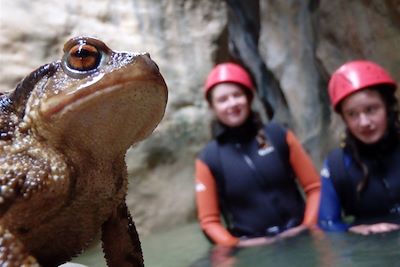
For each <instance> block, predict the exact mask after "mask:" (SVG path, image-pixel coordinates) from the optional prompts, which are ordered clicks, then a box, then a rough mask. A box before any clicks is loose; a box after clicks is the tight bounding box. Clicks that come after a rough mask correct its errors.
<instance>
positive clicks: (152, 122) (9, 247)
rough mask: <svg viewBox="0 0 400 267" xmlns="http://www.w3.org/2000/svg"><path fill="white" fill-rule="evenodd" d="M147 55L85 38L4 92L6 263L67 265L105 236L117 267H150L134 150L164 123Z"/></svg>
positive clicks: (1, 235) (0, 202)
mask: <svg viewBox="0 0 400 267" xmlns="http://www.w3.org/2000/svg"><path fill="white" fill-rule="evenodd" d="M166 102H167V87H166V84H165V81H164V79H163V77H162V75H161V74H160V72H159V69H158V67H157V65H156V63H155V62H154V61H153V60H152V59H151V58H150V56H149V55H148V54H147V53H132V52H114V51H112V50H111V49H110V48H108V47H107V46H106V45H105V44H104V43H103V42H102V41H100V40H97V39H95V38H91V37H76V38H73V39H71V40H69V41H68V42H67V43H66V44H65V45H64V55H63V57H62V59H61V60H58V61H56V62H53V63H50V64H46V65H43V66H41V67H39V68H38V69H36V70H35V71H33V72H32V73H31V74H29V75H28V76H27V77H26V78H24V79H23V80H22V81H21V82H20V83H19V84H18V85H17V87H16V89H15V90H14V91H11V92H5V93H1V94H0V266H58V265H60V264H62V263H64V262H66V261H68V260H70V259H71V258H72V257H74V256H76V255H78V254H79V253H80V252H81V251H82V250H84V249H85V248H86V247H87V246H88V245H89V244H90V242H91V241H92V240H93V239H94V238H95V237H96V236H98V234H99V233H100V232H101V240H102V247H103V251H104V255H105V258H106V262H107V264H108V266H114V267H117V266H118V267H121V266H143V256H142V250H141V245H140V241H139V237H138V234H137V231H136V228H135V225H134V223H133V220H132V219H131V216H130V212H129V210H128V208H127V206H126V204H125V196H126V194H127V183H128V180H127V168H126V163H125V154H126V151H127V150H128V148H129V147H130V146H131V145H133V144H135V143H137V142H139V141H141V140H143V139H145V138H146V137H148V136H149V135H150V134H151V133H152V131H153V130H154V129H155V127H156V126H157V125H158V123H159V122H160V120H161V119H162V117H163V115H164V111H165V107H166Z"/></svg>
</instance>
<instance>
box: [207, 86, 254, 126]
mask: <svg viewBox="0 0 400 267" xmlns="http://www.w3.org/2000/svg"><path fill="white" fill-rule="evenodd" d="M211 107H212V109H213V111H214V112H215V115H216V116H217V119H218V120H219V121H220V122H221V123H223V124H224V125H226V126H228V127H238V126H240V125H242V124H243V123H244V122H245V121H246V119H247V118H248V116H249V114H250V102H249V99H248V97H247V95H246V94H245V92H244V90H243V89H242V88H241V87H240V86H239V85H237V84H234V83H221V84H218V85H216V86H215V87H214V88H213V89H212V91H211Z"/></svg>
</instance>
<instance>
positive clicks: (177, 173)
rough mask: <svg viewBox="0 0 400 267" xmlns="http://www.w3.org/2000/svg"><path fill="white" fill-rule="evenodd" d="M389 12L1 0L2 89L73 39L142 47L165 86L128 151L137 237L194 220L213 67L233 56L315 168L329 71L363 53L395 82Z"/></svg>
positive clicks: (155, 1)
mask: <svg viewBox="0 0 400 267" xmlns="http://www.w3.org/2000/svg"><path fill="white" fill-rule="evenodd" d="M399 18H400V4H399V1H398V0H385V1H364V0H354V1H345V0H337V1H328V0H321V1H312V0H305V1H303V0H295V1H293V0H292V1H289V0H282V1H273V0H262V1H259V0H226V1H223V0H214V1H211V0H163V1H159V0H86V1H79V0H58V1H50V0H36V1H26V0H14V1H6V0H0V73H1V76H0V88H1V89H2V90H10V89H13V88H14V86H15V85H16V83H17V82H18V81H19V80H20V79H21V78H22V77H24V76H25V75H27V74H28V73H29V72H30V71H32V70H33V69H35V68H36V67H38V66H40V65H42V64H44V63H47V62H51V61H54V60H56V59H58V58H59V57H60V56H61V51H62V46H63V44H64V42H65V41H66V40H67V39H69V38H70V37H72V36H76V35H91V36H95V37H98V38H100V39H102V40H103V41H104V42H106V43H107V44H108V45H109V46H110V47H111V48H112V49H115V50H133V51H147V52H149V53H150V54H151V56H152V58H153V59H154V60H155V61H156V62H157V63H158V65H159V66H160V69H161V72H162V73H163V75H164V77H165V79H166V82H167V84H168V86H169V92H170V93H169V102H168V107H167V112H166V116H165V118H164V120H163V121H162V123H161V124H160V125H159V127H158V128H157V129H156V131H155V132H154V134H153V135H152V136H151V137H150V138H149V139H148V140H146V141H145V142H143V143H141V144H139V145H137V146H135V147H134V148H133V149H131V150H130V151H129V152H128V154H127V163H128V171H129V177H130V185H129V193H128V204H129V207H130V209H131V211H132V215H133V217H134V219H135V221H136V223H137V225H138V228H139V231H140V232H141V233H142V234H145V233H148V232H150V231H155V230H160V229H164V228H168V227H172V226H176V225H177V224H183V223H186V222H187V221H189V220H194V219H195V205H194V194H193V193H194V191H193V161H194V158H195V156H196V154H197V153H198V151H199V150H200V149H201V148H202V146H203V145H204V144H205V142H206V141H207V139H208V123H209V120H210V116H209V115H210V114H209V113H208V110H207V105H206V104H205V103H204V101H203V99H202V93H201V90H202V85H203V82H204V79H205V77H206V76H207V73H208V72H209V70H210V69H211V68H212V66H213V65H214V64H215V63H218V62H222V61H226V60H235V61H238V62H241V63H243V64H244V65H245V66H246V67H247V68H248V69H249V70H250V71H251V73H252V74H253V77H254V80H255V82H256V84H257V86H258V90H259V96H260V98H259V100H260V101H259V103H261V104H260V105H259V106H258V107H257V108H258V109H259V110H260V111H261V112H265V113H266V114H269V115H270V116H271V117H272V118H273V119H275V120H278V121H281V122H284V123H286V124H288V125H289V126H290V127H291V128H292V129H293V130H294V131H295V132H296V134H297V135H298V136H299V137H300V139H301V140H302V141H303V142H304V144H305V146H306V147H307V149H308V150H309V151H310V153H311V154H312V156H313V159H314V161H315V162H316V165H317V166H318V167H319V166H320V163H321V161H322V159H323V155H325V153H326V151H327V150H328V149H329V148H330V147H332V146H334V145H335V144H336V141H335V140H336V137H335V135H334V133H333V132H332V130H331V128H330V125H331V124H332V121H333V116H332V114H331V111H330V108H329V105H328V98H327V94H326V83H327V80H328V77H329V76H328V74H329V73H331V72H332V71H333V70H334V69H336V68H337V67H338V66H339V65H340V64H342V63H343V62H344V61H347V60H350V59H355V58H369V59H372V60H375V61H377V62H378V63H380V64H382V65H383V66H384V67H386V68H387V69H388V70H390V71H391V73H392V74H393V76H394V78H396V79H397V80H398V81H400V75H399V74H400V54H399V53H398V51H400V19H399ZM272 113H273V114H274V115H272ZM265 117H266V118H267V117H268V116H267V115H266V116H265ZM334 128H335V129H336V128H338V127H337V124H335V127H334Z"/></svg>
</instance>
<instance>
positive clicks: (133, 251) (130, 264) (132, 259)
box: [101, 202, 144, 267]
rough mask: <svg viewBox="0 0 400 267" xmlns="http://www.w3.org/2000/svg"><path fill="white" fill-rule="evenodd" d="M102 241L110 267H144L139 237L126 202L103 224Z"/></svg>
mask: <svg viewBox="0 0 400 267" xmlns="http://www.w3.org/2000/svg"><path fill="white" fill-rule="evenodd" d="M101 239H102V241H103V251H104V254H105V258H106V260H107V265H108V266H110V267H142V266H144V263H143V253H142V248H141V245H140V240H139V236H138V233H137V231H136V227H135V224H134V223H133V221H132V218H131V216H130V214H129V210H128V208H127V206H126V204H125V202H124V203H121V204H120V205H119V206H118V207H117V209H116V210H115V211H114V212H113V214H112V215H111V217H110V218H109V219H108V220H107V221H106V222H105V223H104V224H103V226H102V238H101Z"/></svg>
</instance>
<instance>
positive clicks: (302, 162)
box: [286, 130, 321, 225]
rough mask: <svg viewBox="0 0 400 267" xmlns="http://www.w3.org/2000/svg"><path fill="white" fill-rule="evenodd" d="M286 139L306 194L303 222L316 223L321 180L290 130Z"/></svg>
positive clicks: (293, 166) (296, 172) (292, 162)
mask: <svg viewBox="0 0 400 267" xmlns="http://www.w3.org/2000/svg"><path fill="white" fill-rule="evenodd" d="M286 141H287V143H288V145H289V151H290V159H289V160H290V164H291V165H292V168H293V170H294V172H295V174H296V176H297V179H298V181H299V184H300V186H301V187H302V188H303V191H304V193H305V194H306V211H305V214H304V219H303V224H305V225H314V224H316V223H317V217H318V208H319V198H320V191H321V181H320V179H319V175H318V172H317V170H316V169H315V167H314V164H313V163H312V161H311V159H310V157H309V155H308V154H307V153H306V152H305V151H304V149H303V147H302V145H301V143H300V142H299V140H298V139H297V138H296V136H295V135H294V134H293V132H291V131H290V130H289V131H288V133H287V136H286Z"/></svg>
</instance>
